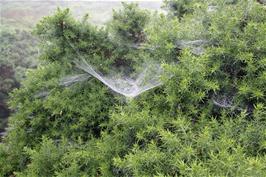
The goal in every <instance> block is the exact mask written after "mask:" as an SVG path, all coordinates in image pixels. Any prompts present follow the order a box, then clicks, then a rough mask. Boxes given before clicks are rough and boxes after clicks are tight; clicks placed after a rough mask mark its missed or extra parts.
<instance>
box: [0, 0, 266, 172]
mask: <svg viewBox="0 0 266 177" xmlns="http://www.w3.org/2000/svg"><path fill="white" fill-rule="evenodd" d="M181 2H186V1H180V2H179V3H181ZM187 2H189V1H187ZM167 3H169V2H166V4H167ZM181 5H182V4H181ZM183 5H184V6H186V4H183ZM211 5H212V6H215V9H216V10H214V11H211V12H208V11H207V10H208V8H209V7H208V4H206V2H201V1H198V2H197V6H191V7H190V6H189V7H190V8H192V10H191V11H190V12H189V13H185V14H183V15H182V16H180V17H179V18H176V17H173V16H165V15H162V14H161V15H159V14H157V13H154V14H152V16H153V18H152V19H151V20H150V23H149V24H146V25H145V26H143V31H144V32H145V35H146V38H145V40H144V41H142V43H143V44H145V46H156V47H155V49H153V50H150V48H149V47H148V48H144V49H143V48H139V49H132V48H131V47H126V46H123V47H124V49H123V52H119V50H117V49H116V47H118V46H122V44H119V43H120V42H123V40H125V42H128V41H127V39H123V40H122V41H119V42H117V41H115V42H114V41H113V39H114V38H112V36H113V35H117V33H116V32H117V31H112V30H111V31H109V30H110V29H108V28H106V29H105V28H103V29H98V28H96V27H93V26H91V25H90V24H88V23H86V22H85V21H82V22H77V21H75V20H74V19H73V18H72V17H71V16H70V13H69V11H68V10H64V11H62V10H58V11H57V13H56V14H55V15H53V16H50V17H45V18H44V19H43V20H42V21H41V22H40V23H39V25H38V26H37V29H36V33H37V34H38V35H39V36H40V37H41V38H42V41H43V47H44V51H45V52H44V53H43V55H42V56H41V59H42V60H43V61H45V62H46V63H45V65H42V66H40V67H38V68H37V69H35V70H32V71H31V72H29V73H28V76H27V79H26V80H25V81H24V82H23V86H22V88H20V89H17V90H15V91H14V92H13V94H12V100H11V102H10V105H11V107H12V108H13V109H16V110H17V112H16V113H15V114H13V115H12V117H11V119H10V123H9V131H8V134H7V136H6V137H5V139H4V143H3V144H0V175H2V176H8V175H12V174H15V175H16V176H193V177H194V176H265V173H266V168H265V164H266V156H265V155H266V131H265V130H266V122H265V117H266V108H265V91H266V89H265V87H263V86H264V85H265V81H266V78H265V77H266V75H265V66H266V65H265V61H266V60H265V59H266V58H265V51H266V50H265V46H266V45H265V43H266V31H265V29H266V26H265V22H266V11H265V7H264V6H262V5H261V4H259V3H257V2H253V1H248V2H247V1H235V2H234V3H220V2H214V1H213V2H212V4H211ZM133 7H134V8H137V7H135V5H124V9H122V10H121V11H118V12H116V13H115V16H119V17H120V16H122V17H123V18H125V17H124V16H123V15H125V14H127V13H126V12H128V11H129V9H131V8H133ZM128 8H129V9H128ZM135 13H137V14H138V13H140V14H139V15H141V14H142V11H141V10H134V14H135ZM137 16H138V15H137ZM199 17H200V18H199ZM123 18H122V19H123ZM127 18H132V19H131V20H136V19H135V18H134V17H131V16H127ZM195 19H197V20H196V22H195ZM116 20H117V19H116V18H114V20H113V21H111V22H110V24H112V23H113V24H117V21H116ZM110 24H109V25H110ZM122 24H123V23H119V25H122ZM125 24H126V23H125ZM122 27H123V26H122ZM127 29H128V28H123V30H127ZM113 30H114V29H113ZM195 40H197V41H198V40H202V41H207V42H206V43H204V52H200V53H198V52H195V49H199V50H200V51H202V50H203V49H202V48H196V47H193V46H192V47H191V46H188V47H180V45H179V44H180V41H182V42H183V41H195ZM47 41H49V42H47ZM70 44H71V45H73V46H74V48H75V49H76V50H78V51H79V52H80V53H81V55H82V56H84V57H86V59H87V60H88V61H89V62H90V63H92V64H93V65H95V66H96V67H97V68H99V69H100V70H102V71H103V72H105V71H108V70H109V69H110V68H111V67H112V68H117V70H119V66H117V65H116V62H117V61H118V60H121V58H123V56H124V55H129V54H130V55H131V56H132V55H133V54H134V52H136V51H139V52H138V55H139V56H141V55H143V57H145V59H146V60H157V61H159V62H164V61H165V62H166V63H164V64H163V67H164V70H165V73H164V75H163V76H162V80H163V81H164V85H163V86H160V87H158V88H156V89H153V90H150V91H149V92H146V93H144V94H142V95H140V96H139V97H137V98H135V99H133V100H126V101H125V100H123V98H122V97H120V96H119V95H116V94H113V93H111V91H109V90H108V89H107V88H106V87H105V86H104V85H103V84H101V83H100V82H99V81H97V80H96V79H90V80H88V81H84V82H80V83H76V84H74V85H72V86H70V87H63V86H61V85H60V84H59V81H60V79H61V78H62V77H64V76H66V75H69V74H74V73H79V72H80V71H78V70H77V69H76V68H75V65H74V64H73V61H74V57H75V56H77V53H76V50H73V47H71V45H70ZM139 56H138V57H139ZM138 57H136V58H138ZM136 58H135V59H136ZM169 62H172V63H171V64H169ZM136 63H137V62H136ZM167 63H168V64H167ZM124 65H125V67H128V65H127V64H124ZM130 67H132V66H130ZM134 67H135V66H133V68H134ZM135 68H137V67H135ZM133 70H134V69H133ZM119 71H120V70H119ZM169 76H171V77H169ZM6 162H9V163H6Z"/></svg>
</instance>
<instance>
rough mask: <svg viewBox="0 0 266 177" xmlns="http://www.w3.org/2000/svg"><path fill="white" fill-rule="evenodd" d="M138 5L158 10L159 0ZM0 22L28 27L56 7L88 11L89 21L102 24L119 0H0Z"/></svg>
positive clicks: (77, 12) (76, 12) (75, 11)
mask: <svg viewBox="0 0 266 177" xmlns="http://www.w3.org/2000/svg"><path fill="white" fill-rule="evenodd" d="M137 3H138V4H139V5H140V7H142V8H146V9H151V10H160V7H161V1H149V2H137ZM0 4H1V24H6V23H7V24H10V25H16V26H19V27H27V28H30V27H32V26H34V24H35V23H36V22H37V21H38V20H40V19H41V18H42V17H43V16H47V15H51V14H52V13H53V12H54V10H55V9H56V8H57V7H61V8H67V7H68V8H70V9H71V11H72V13H73V14H74V16H76V17H78V18H79V17H82V16H83V15H84V14H86V13H89V14H90V17H91V22H92V23H94V24H103V23H104V22H106V21H107V20H108V19H110V18H111V15H112V9H117V8H120V7H121V2H120V1H114V2H111V1H106V2H104V1H102V2H89V1H76V2H73V1H13V2H12V1H2V2H0Z"/></svg>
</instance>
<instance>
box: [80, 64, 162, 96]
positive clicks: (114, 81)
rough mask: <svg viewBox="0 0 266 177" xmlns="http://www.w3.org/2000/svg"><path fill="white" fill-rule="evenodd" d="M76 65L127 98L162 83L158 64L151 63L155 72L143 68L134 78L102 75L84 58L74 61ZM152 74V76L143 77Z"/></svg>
mask: <svg viewBox="0 0 266 177" xmlns="http://www.w3.org/2000/svg"><path fill="white" fill-rule="evenodd" d="M75 64H76V66H77V67H78V68H79V69H81V70H83V71H85V72H86V73H88V74H90V75H92V76H93V77H95V78H96V79H98V80H99V81H101V82H102V83H103V84H105V85H106V86H108V87H109V88H110V89H111V90H113V91H114V92H116V93H119V94H121V95H124V96H126V97H129V98H134V97H136V96H138V95H140V94H141V93H143V92H145V91H148V90H150V89H152V88H155V87H157V86H159V85H161V84H162V82H161V81H160V76H161V74H162V68H161V66H160V65H153V66H155V67H156V68H153V69H154V70H155V71H156V72H155V73H148V70H147V69H145V70H144V71H143V72H142V73H140V74H139V75H138V76H137V77H136V79H132V78H129V77H124V78H123V77H121V76H119V75H117V76H115V75H107V76H103V75H102V74H101V73H99V72H96V71H95V70H94V69H93V67H92V66H91V65H90V64H89V63H88V62H87V61H86V60H84V59H82V60H78V61H75ZM151 74H152V76H151V77H152V78H145V77H148V76H149V75H151Z"/></svg>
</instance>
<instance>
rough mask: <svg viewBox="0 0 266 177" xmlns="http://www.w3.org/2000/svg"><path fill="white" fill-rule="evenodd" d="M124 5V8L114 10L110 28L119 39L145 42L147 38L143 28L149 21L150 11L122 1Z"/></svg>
mask: <svg viewBox="0 0 266 177" xmlns="http://www.w3.org/2000/svg"><path fill="white" fill-rule="evenodd" d="M122 5H123V8H122V10H118V11H115V10H114V11H113V20H112V22H111V23H110V24H109V28H110V30H111V31H112V32H113V33H114V35H116V37H118V40H119V38H121V40H123V41H125V42H130V43H140V42H143V41H144V39H145V35H144V31H143V29H144V27H145V25H146V24H147V23H148V20H149V13H148V12H147V11H146V10H142V9H140V8H138V5H137V4H134V3H131V4H127V3H122Z"/></svg>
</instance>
